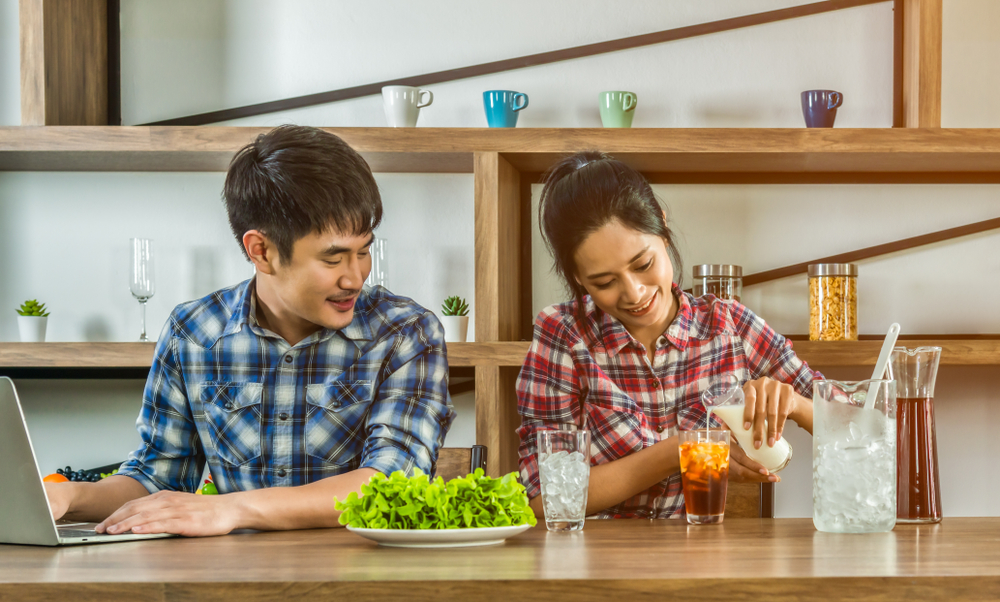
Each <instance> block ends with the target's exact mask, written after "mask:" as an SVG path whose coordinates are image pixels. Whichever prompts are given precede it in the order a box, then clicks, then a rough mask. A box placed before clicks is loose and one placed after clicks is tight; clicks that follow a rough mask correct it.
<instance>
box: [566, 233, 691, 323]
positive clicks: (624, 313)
mask: <svg viewBox="0 0 1000 602" xmlns="http://www.w3.org/2000/svg"><path fill="white" fill-rule="evenodd" d="M574 260H575V261H576V269H577V275H576V278H577V281H578V282H579V283H580V284H582V285H583V287H584V288H585V289H587V292H588V293H589V294H590V296H591V297H592V298H593V299H594V303H595V304H596V305H597V307H599V308H601V309H602V310H603V311H605V312H607V313H609V314H611V315H612V316H614V317H616V318H618V320H619V321H620V322H621V323H622V324H623V325H624V326H625V328H626V329H627V330H628V331H629V332H630V333H631V334H632V336H633V337H635V338H637V339H639V340H640V342H644V343H645V342H647V341H648V340H655V339H656V337H658V336H659V335H660V334H662V333H663V331H664V330H666V328H667V326H669V325H670V321H671V320H673V317H674V314H675V310H674V306H675V305H676V301H675V299H674V296H673V294H671V292H670V284H671V282H672V281H673V279H674V266H673V264H672V263H671V262H670V256H669V255H668V254H667V245H666V242H665V241H664V239H662V238H660V237H659V236H656V235H653V234H646V233H644V232H639V231H638V230H633V229H632V228H629V227H628V226H625V225H623V224H622V223H621V222H619V221H617V220H614V221H611V222H609V223H608V224H607V225H605V226H603V227H601V229H599V230H597V231H596V232H594V233H593V234H591V235H590V236H588V237H587V238H586V239H584V241H583V243H582V244H580V246H579V248H577V250H576V254H575V255H574ZM644 335H645V336H644Z"/></svg>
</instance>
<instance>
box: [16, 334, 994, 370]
mask: <svg viewBox="0 0 1000 602" xmlns="http://www.w3.org/2000/svg"><path fill="white" fill-rule="evenodd" d="M926 336H927V338H920V339H911V338H907V339H906V340H901V342H900V345H904V344H905V345H906V346H907V347H910V348H913V347H920V346H923V345H936V346H939V347H941V348H942V352H941V365H944V366H997V365H1000V337H997V335H981V337H977V338H969V339H958V338H954V336H949V335H941V338H931V337H933V336H934V335H926ZM530 345H531V343H529V342H527V341H494V342H490V343H448V364H449V365H450V366H451V367H454V368H461V367H476V366H482V367H509V368H518V369H519V368H520V367H521V365H522V364H523V363H524V356H525V355H527V353H528V347H529V346H530ZM881 345H882V341H880V340H863V341H795V340H793V342H792V346H793V348H794V349H795V352H796V353H797V354H798V355H799V357H801V358H802V359H803V360H805V361H807V362H809V363H810V364H813V365H816V366H867V365H872V366H874V365H875V360H876V359H878V352H879V350H880V349H881ZM153 346H154V343H0V368H148V367H149V366H150V363H151V362H152V359H153Z"/></svg>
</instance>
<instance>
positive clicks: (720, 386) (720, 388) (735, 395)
mask: <svg viewBox="0 0 1000 602" xmlns="http://www.w3.org/2000/svg"><path fill="white" fill-rule="evenodd" d="M701 400H702V403H703V404H705V409H706V411H707V412H708V414H709V416H710V415H712V414H715V415H716V417H718V419H719V420H721V421H722V422H724V423H725V424H726V426H727V427H729V430H730V431H732V434H733V437H735V438H736V441H738V442H739V444H740V447H742V448H743V451H744V452H746V455H747V456H749V457H750V458H751V459H753V460H756V461H757V462H760V463H761V464H762V465H763V466H764V468H766V469H767V470H768V472H778V471H779V470H781V469H782V468H784V467H785V465H787V464H788V461H789V460H791V459H792V446H791V445H789V443H788V441H786V440H785V439H784V438H781V439H778V440H777V441H775V442H774V446H773V447H769V446H768V445H767V442H766V441H765V442H764V443H763V444H762V445H761V446H760V449H754V447H753V431H750V430H747V429H745V428H743V411H744V409H745V407H746V398H745V397H744V396H743V388H742V387H741V386H740V382H739V379H737V378H736V376H735V375H733V374H727V375H725V376H723V377H722V378H720V379H719V380H717V381H716V382H713V383H712V385H711V386H709V388H708V389H707V390H705V391H704V392H703V393H702V395H701ZM765 428H766V426H765Z"/></svg>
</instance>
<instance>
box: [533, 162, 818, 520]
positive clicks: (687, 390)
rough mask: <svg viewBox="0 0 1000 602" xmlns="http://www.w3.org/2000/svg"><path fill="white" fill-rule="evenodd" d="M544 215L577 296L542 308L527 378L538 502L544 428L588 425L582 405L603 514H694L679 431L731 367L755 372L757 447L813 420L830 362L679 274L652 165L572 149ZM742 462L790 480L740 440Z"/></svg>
mask: <svg viewBox="0 0 1000 602" xmlns="http://www.w3.org/2000/svg"><path fill="white" fill-rule="evenodd" d="M539 223H540V227H541V229H542V234H543V237H544V238H545V241H546V244H547V245H548V247H549V249H550V251H551V252H552V254H553V256H554V259H555V268H556V271H557V272H558V273H559V275H560V276H561V277H562V278H563V279H564V281H565V283H566V285H567V287H568V288H569V290H570V291H571V292H572V294H573V296H574V299H573V300H572V301H569V302H566V303H561V304H558V305H553V306H551V307H548V308H546V309H545V310H543V311H542V312H541V313H540V314H539V315H538V318H537V319H536V321H535V329H534V337H533V341H532V343H531V348H530V350H529V352H528V356H527V358H526V359H525V362H524V366H523V367H522V369H521V373H520V376H519V377H518V381H517V394H518V412H519V413H520V414H521V419H522V424H521V427H520V428H519V429H518V435H519V436H520V440H521V443H520V450H519V455H520V470H521V481H522V483H524V485H525V486H526V487H527V490H528V496H529V497H530V498H532V500H531V505H532V508H533V509H534V510H535V512H536V513H538V514H539V515H540V514H541V512H542V508H541V498H540V497H538V496H539V493H540V489H539V481H538V464H537V459H536V458H537V453H536V452H537V447H536V434H537V432H538V431H540V430H546V429H553V428H557V425H559V424H567V423H573V424H581V419H582V416H581V415H580V414H581V411H584V412H586V413H587V416H586V421H587V425H588V428H589V430H590V433H591V441H592V443H591V456H592V459H591V465H592V466H591V471H590V486H589V491H588V501H587V515H588V516H592V515H593V516H596V517H598V518H676V517H680V516H683V513H684V497H683V495H682V493H681V477H680V461H679V457H678V441H677V431H678V430H679V429H680V430H691V429H695V428H704V427H705V426H706V422H707V421H708V417H707V416H706V413H705V409H704V407H703V406H702V404H701V401H700V396H701V393H702V392H703V391H704V390H705V389H706V388H707V387H708V386H709V385H710V384H711V383H712V382H713V381H714V380H717V379H719V378H722V377H725V376H726V375H735V376H736V377H737V378H738V379H739V382H741V383H743V392H744V395H745V397H746V407H745V411H744V416H743V419H744V421H745V426H746V428H748V429H750V430H751V431H752V432H753V445H754V446H755V447H758V448H759V447H761V446H764V445H774V443H775V442H776V441H778V440H780V438H781V436H782V432H783V430H784V428H785V423H786V421H787V420H789V419H790V420H793V421H795V422H796V423H797V424H798V425H799V426H801V427H802V428H804V429H806V430H807V431H809V432H810V433H811V432H812V418H813V409H812V401H811V397H812V383H813V380H814V379H818V378H822V375H820V374H819V373H818V372H814V371H813V370H810V369H809V366H808V365H806V364H805V363H804V362H802V360H800V359H799V358H798V357H797V356H796V355H795V353H794V352H793V351H792V349H791V345H790V344H789V343H788V342H787V341H786V340H785V338H784V337H782V336H781V335H780V334H778V333H776V332H775V331H774V330H772V329H771V327H770V326H768V325H767V324H766V323H765V322H764V320H762V319H761V318H760V317H758V316H756V315H755V314H754V313H753V312H751V311H750V310H749V309H747V308H746V307H744V306H743V305H741V304H739V303H737V302H732V301H719V300H717V299H716V298H715V297H711V296H707V297H704V298H696V297H692V296H691V295H689V294H688V293H685V292H684V291H682V290H680V288H679V287H677V286H676V285H675V284H674V283H673V276H674V270H675V266H678V261H677V254H676V249H675V247H674V243H673V239H674V237H673V233H672V232H671V230H670V229H669V227H668V225H667V221H666V215H665V213H664V211H663V209H662V208H661V207H660V205H659V203H658V202H657V200H656V198H655V197H654V195H653V190H652V188H651V187H650V186H649V183H648V182H647V181H646V179H645V178H644V177H643V176H642V175H640V174H639V173H638V172H636V171H635V170H634V169H632V168H630V167H628V166H627V165H625V164H623V163H621V162H619V161H616V160H614V159H613V158H611V157H609V156H607V155H604V154H603V153H599V152H585V153H579V154H576V155H573V156H571V157H568V158H566V159H564V160H563V161H561V162H559V163H558V164H556V165H555V166H554V167H553V168H552V170H551V171H550V172H549V173H548V174H547V176H546V180H545V186H544V189H543V190H542V197H541V205H540V207H539ZM581 397H585V402H586V403H581ZM765 420H766V428H765ZM712 423H713V425H718V424H719V423H717V422H716V420H715V418H714V417H713V419H712ZM729 474H730V478H731V479H733V480H735V481H744V482H777V481H779V480H780V478H779V477H778V476H777V475H775V474H770V473H768V471H767V469H765V468H764V467H763V466H762V465H761V464H759V463H757V462H755V461H753V460H751V459H750V458H748V457H747V455H746V454H745V453H744V452H743V450H742V449H740V448H739V447H738V446H735V445H734V446H733V447H732V450H731V462H730V468H729Z"/></svg>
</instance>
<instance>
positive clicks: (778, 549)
mask: <svg viewBox="0 0 1000 602" xmlns="http://www.w3.org/2000/svg"><path fill="white" fill-rule="evenodd" d="M279 598H280V599H284V600H294V599H308V600H326V599H329V600H341V601H344V600H351V601H353V600H358V601H363V600H364V601H367V600H390V599H391V600H435V601H440V600H450V599H463V600H504V601H505V602H515V601H520V600H571V601H574V602H575V601H587V600H595V601H601V602H610V601H613V600H619V599H624V600H628V601H629V602H638V601H640V600H691V601H692V602H693V601H697V600H726V601H727V602H730V601H732V600H751V599H753V600H761V601H768V602H770V601H772V600H814V599H816V600H819V599H850V600H918V599H920V600H922V599H940V600H998V599H1000V519H998V518H954V519H946V520H945V521H944V522H943V523H942V524H940V525H934V526H921V527H916V526H898V527H896V529H895V530H894V531H892V532H890V533H880V534H872V535H834V534H829V533H819V532H817V531H816V530H815V529H814V528H813V526H812V521H810V520H803V519H776V520H767V519H764V520H759V519H734V520H728V521H726V523H725V524H724V525H722V526H718V527H688V526H687V525H686V524H685V523H683V522H680V521H668V520H660V521H645V520H618V521H589V522H588V523H587V525H586V528H585V530H584V531H582V532H579V533H548V532H547V531H546V530H545V527H544V526H542V525H539V527H537V528H535V529H531V530H529V531H528V532H526V533H524V534H522V535H519V536H517V537H515V538H513V539H510V540H508V541H507V543H506V544H504V545H501V546H492V547H482V548H458V549H454V548H453V549H438V550H413V549H395V548H382V547H378V546H377V545H375V544H374V543H372V542H369V541H367V540H365V539H362V538H360V537H358V536H356V535H354V534H352V533H349V532H347V531H346V530H315V531H299V532H286V533H247V534H238V535H229V536H226V537H215V538H208V539H166V540H153V541H143V542H128V543H119V544H104V545H89V546H80V547H66V548H40V547H25V546H0V601H7V600H18V601H22V600H126V599H127V600H134V601H145V600H156V601H159V600H193V599H206V600H239V601H240V602H250V601H253V600H265V599H279Z"/></svg>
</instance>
